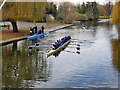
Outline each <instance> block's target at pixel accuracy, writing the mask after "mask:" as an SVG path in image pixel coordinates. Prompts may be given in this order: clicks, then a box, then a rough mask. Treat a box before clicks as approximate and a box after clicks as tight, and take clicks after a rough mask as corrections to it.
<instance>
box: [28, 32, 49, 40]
mask: <svg viewBox="0 0 120 90" xmlns="http://www.w3.org/2000/svg"><path fill="white" fill-rule="evenodd" d="M47 34H49V32H46V33H41V34H35V35H32V36H30V37H27V39H37V38H38V37H42V36H44V35H47Z"/></svg>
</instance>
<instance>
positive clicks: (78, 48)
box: [68, 46, 80, 50]
mask: <svg viewBox="0 0 120 90" xmlns="http://www.w3.org/2000/svg"><path fill="white" fill-rule="evenodd" d="M68 48H76V49H77V50H80V47H71V46H68Z"/></svg>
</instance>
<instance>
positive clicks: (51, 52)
mask: <svg viewBox="0 0 120 90" xmlns="http://www.w3.org/2000/svg"><path fill="white" fill-rule="evenodd" d="M70 41H71V40H69V41H67V42H66V43H64V44H63V45H62V46H60V47H59V48H57V49H56V50H51V51H50V52H49V53H48V54H47V57H49V56H51V55H53V54H54V53H57V52H58V51H60V50H61V49H62V48H64V47H65V46H66V45H67V44H69V42H70Z"/></svg>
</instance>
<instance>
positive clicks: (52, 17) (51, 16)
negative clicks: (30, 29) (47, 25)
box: [47, 14, 55, 22]
mask: <svg viewBox="0 0 120 90" xmlns="http://www.w3.org/2000/svg"><path fill="white" fill-rule="evenodd" d="M47 21H49V22H54V21H55V18H54V16H53V15H52V14H47Z"/></svg>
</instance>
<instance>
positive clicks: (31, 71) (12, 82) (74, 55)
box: [2, 22, 120, 88]
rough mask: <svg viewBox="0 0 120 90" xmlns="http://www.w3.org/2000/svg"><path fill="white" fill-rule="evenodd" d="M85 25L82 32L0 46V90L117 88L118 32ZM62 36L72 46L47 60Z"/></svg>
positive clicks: (113, 28)
mask: <svg viewBox="0 0 120 90" xmlns="http://www.w3.org/2000/svg"><path fill="white" fill-rule="evenodd" d="M85 24H86V26H88V27H87V29H86V30H83V29H82V28H81V25H77V26H72V27H69V28H65V29H61V30H58V31H56V32H52V33H50V34H49V35H47V36H45V37H44V38H42V39H39V40H34V41H30V40H23V41H19V42H14V43H12V44H9V45H6V46H3V47H2V65H3V66H2V85H3V87H5V88H7V87H12V88H21V87H26V88H28V87H34V88H118V73H119V72H120V69H119V68H118V51H119V50H120V48H119V45H120V40H119V37H118V34H120V28H119V27H118V26H115V25H110V24H108V23H104V24H102V23H100V24H98V23H92V22H90V23H85ZM65 35H71V37H72V42H71V43H70V44H69V45H68V46H67V47H66V48H65V49H64V50H62V51H61V52H59V53H58V54H55V55H52V56H50V57H48V58H47V57H46V56H47V53H48V52H49V51H50V50H51V46H52V45H51V44H52V43H54V42H55V41H56V40H57V39H60V38H62V37H64V36H65ZM35 43H40V46H39V47H37V48H33V49H32V50H28V46H31V45H32V46H33V45H35ZM79 45H80V46H79ZM77 47H80V50H77Z"/></svg>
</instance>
